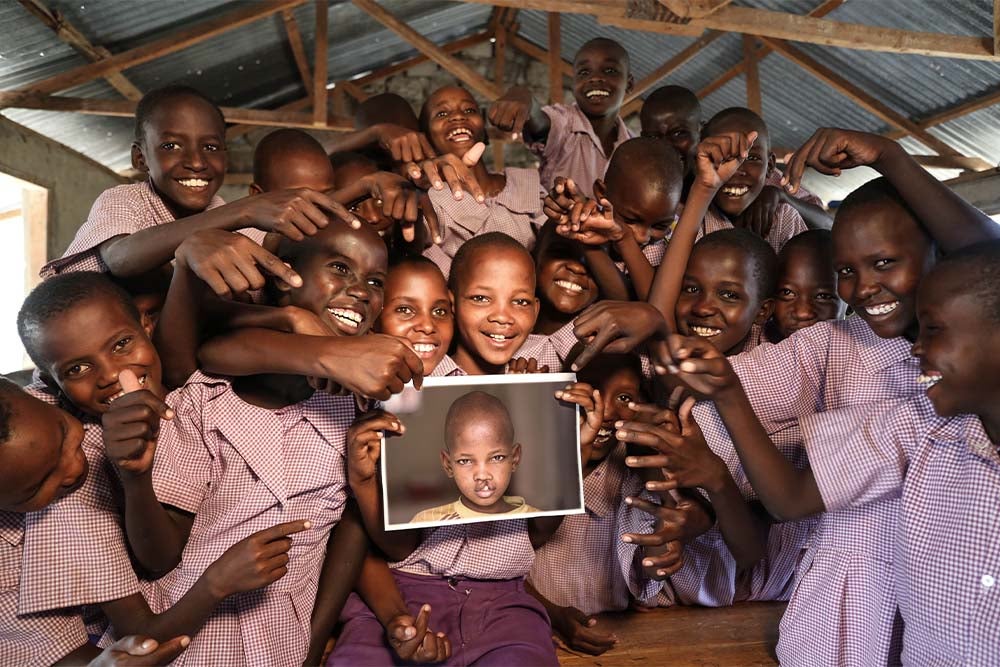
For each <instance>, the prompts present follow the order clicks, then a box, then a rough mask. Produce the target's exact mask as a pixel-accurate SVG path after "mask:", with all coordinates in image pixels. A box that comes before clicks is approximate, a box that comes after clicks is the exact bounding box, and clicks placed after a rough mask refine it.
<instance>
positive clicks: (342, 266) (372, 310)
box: [278, 218, 388, 336]
mask: <svg viewBox="0 0 1000 667" xmlns="http://www.w3.org/2000/svg"><path fill="white" fill-rule="evenodd" d="M298 243H299V244H304V245H301V246H300V248H299V249H297V250H296V251H295V257H294V259H293V260H292V261H291V264H292V267H293V268H294V269H295V271H296V272H297V273H298V274H299V276H301V277H302V287H298V288H294V287H291V286H289V285H287V284H285V283H279V284H278V289H279V290H281V291H282V292H284V293H285V296H283V297H282V298H281V299H280V301H281V303H280V304H279V305H292V306H298V307H300V308H305V309H306V310H310V311H312V312H314V313H316V314H317V315H318V316H319V317H320V319H322V320H323V321H324V322H326V323H327V324H328V325H329V326H330V328H331V329H332V330H333V332H334V333H335V334H337V335H341V336H360V335H363V334H366V333H368V330H369V329H371V327H372V324H373V323H374V322H375V320H376V318H378V316H379V313H381V312H382V300H383V289H384V285H385V273H386V265H387V263H388V257H387V252H386V248H385V244H384V243H383V242H382V240H381V239H379V237H378V235H377V234H376V233H375V231H374V230H372V229H371V228H370V227H367V226H363V227H361V229H357V230H354V229H351V228H350V227H349V226H348V224H347V223H346V222H344V221H342V220H340V219H334V218H331V219H330V224H329V225H327V227H326V228H324V229H321V230H319V232H317V233H316V234H315V235H314V236H310V237H306V239H305V240H304V241H299V242H298Z"/></svg>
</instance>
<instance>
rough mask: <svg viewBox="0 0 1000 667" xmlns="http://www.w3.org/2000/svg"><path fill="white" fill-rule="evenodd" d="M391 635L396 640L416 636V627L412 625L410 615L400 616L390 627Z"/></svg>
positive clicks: (402, 640) (407, 639) (404, 639)
mask: <svg viewBox="0 0 1000 667" xmlns="http://www.w3.org/2000/svg"><path fill="white" fill-rule="evenodd" d="M392 636H393V638H395V639H396V640H397V641H400V642H405V641H409V640H411V639H413V638H414V637H416V636H417V629H416V628H415V627H413V617H412V616H400V617H398V618H397V619H396V623H395V624H394V626H393V628H392Z"/></svg>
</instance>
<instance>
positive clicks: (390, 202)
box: [361, 171, 441, 243]
mask: <svg viewBox="0 0 1000 667" xmlns="http://www.w3.org/2000/svg"><path fill="white" fill-rule="evenodd" d="M361 180H362V182H363V183H364V185H365V188H366V189H367V190H368V193H369V195H370V196H371V198H372V199H374V200H375V204H376V206H378V207H379V208H381V209H382V214H383V215H385V216H386V217H388V218H392V219H393V220H395V221H396V222H397V223H398V224H399V226H400V228H401V229H402V230H403V240H404V241H406V242H407V243H409V242H411V241H413V239H414V238H415V237H416V230H415V229H414V226H415V225H416V224H418V223H419V222H420V220H421V218H423V220H424V222H425V223H426V224H427V229H428V230H429V231H430V233H431V238H440V237H441V227H440V225H439V223H438V218H437V214H436V213H435V212H434V207H433V206H431V203H430V200H429V199H427V197H426V194H425V193H423V192H421V191H420V190H418V189H417V188H416V187H415V186H414V185H413V184H412V183H410V181H408V180H407V179H405V178H403V177H402V176H399V175H398V174H391V173H389V172H387V171H376V172H375V173H374V174H368V175H367V176H362V178H361Z"/></svg>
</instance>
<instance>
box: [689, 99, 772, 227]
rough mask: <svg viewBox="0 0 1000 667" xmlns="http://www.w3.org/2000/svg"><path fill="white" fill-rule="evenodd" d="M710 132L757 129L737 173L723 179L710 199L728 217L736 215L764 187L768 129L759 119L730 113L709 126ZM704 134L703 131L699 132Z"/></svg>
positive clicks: (768, 140) (766, 167)
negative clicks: (754, 139) (720, 185)
mask: <svg viewBox="0 0 1000 667" xmlns="http://www.w3.org/2000/svg"><path fill="white" fill-rule="evenodd" d="M711 132H712V133H713V134H725V133H727V132H741V133H743V134H748V133H750V132H757V133H758V134H757V140H756V141H755V142H754V144H753V146H751V147H750V151H749V153H748V155H747V158H746V159H745V160H744V161H743V164H742V165H740V168H739V169H737V170H736V173H735V174H733V175H732V177H730V179H729V180H728V181H726V182H725V183H724V184H723V185H722V187H721V188H719V192H718V193H717V194H716V195H715V199H714V200H713V202H714V203H715V205H716V206H718V207H719V209H720V210H721V211H722V212H723V213H725V214H726V215H727V216H729V217H730V218H736V217H737V216H739V215H740V214H741V213H743V211H745V210H746V209H747V207H748V206H750V204H752V203H753V202H754V201H756V199H757V197H758V196H759V195H760V193H761V190H763V189H764V182H765V181H766V180H767V169H768V161H769V159H770V154H771V142H770V138H769V136H768V133H767V128H766V127H764V126H763V125H762V124H760V123H759V122H753V121H752V119H750V118H748V117H744V116H731V117H729V118H727V119H725V120H723V121H721V122H716V123H713V124H712V125H711ZM702 135H703V136H707V133H706V132H703V133H702Z"/></svg>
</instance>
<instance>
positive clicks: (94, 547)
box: [17, 424, 139, 614]
mask: <svg viewBox="0 0 1000 667" xmlns="http://www.w3.org/2000/svg"><path fill="white" fill-rule="evenodd" d="M84 429H85V431H84V438H83V451H84V453H85V455H86V456H87V462H88V463H89V464H90V469H89V472H88V474H87V479H86V481H85V482H84V483H83V485H82V486H81V487H80V488H79V489H77V490H76V491H74V492H73V493H71V494H69V495H68V496H66V497H65V498H61V499H60V500H58V501H56V502H55V503H53V504H51V505H49V506H48V507H46V508H44V509H42V510H39V511H37V512H29V513H28V514H26V515H25V517H24V556H23V564H22V568H21V589H20V593H19V595H18V602H17V612H18V613H19V614H32V613H38V612H44V611H49V610H54V609H63V608H68V607H76V606H81V605H88V604H98V603H101V602H107V601H110V600H118V599H121V598H124V597H128V596H130V595H133V594H135V593H138V592H139V582H138V579H137V577H136V575H135V572H134V570H133V569H132V562H131V560H130V559H129V553H128V547H127V546H126V542H125V534H124V532H123V529H122V516H121V513H120V511H119V509H118V504H117V502H116V495H120V494H117V490H116V489H115V481H114V479H115V478H114V477H113V475H115V474H116V473H115V472H114V471H113V470H112V469H111V462H110V461H108V460H107V458H106V456H105V450H104V443H103V441H102V438H101V427H100V426H99V425H97V424H85V425H84Z"/></svg>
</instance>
